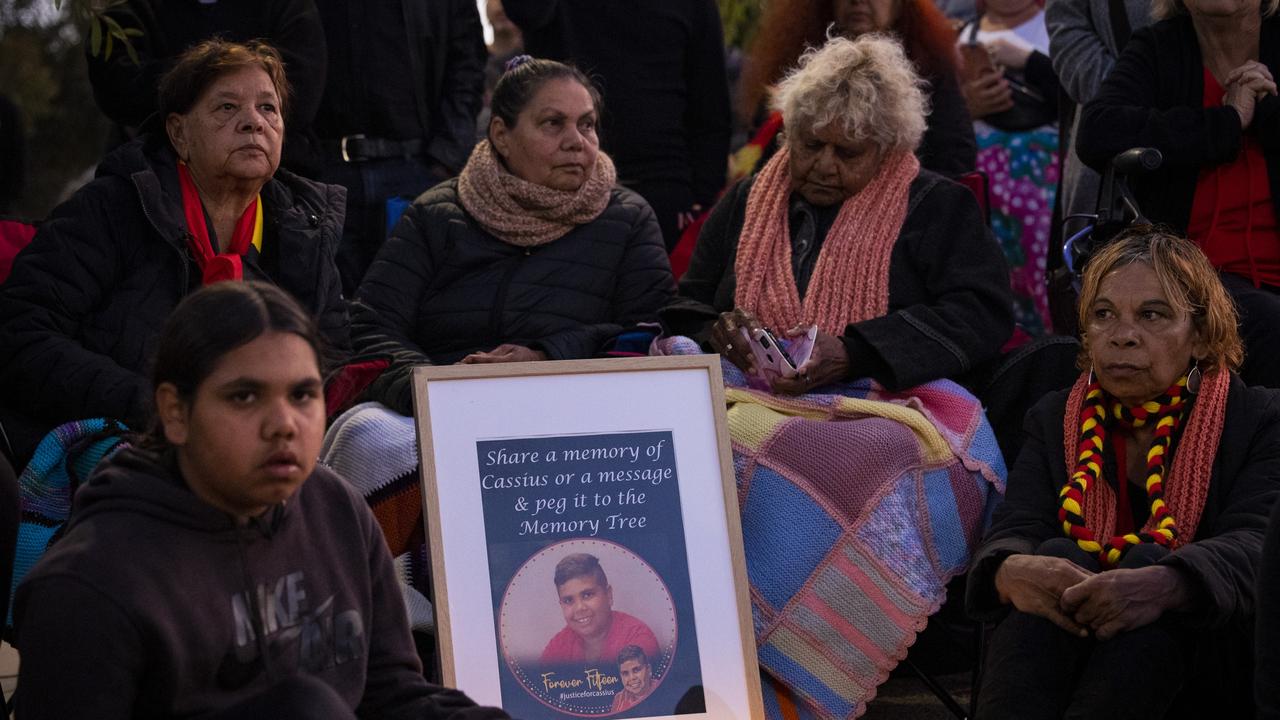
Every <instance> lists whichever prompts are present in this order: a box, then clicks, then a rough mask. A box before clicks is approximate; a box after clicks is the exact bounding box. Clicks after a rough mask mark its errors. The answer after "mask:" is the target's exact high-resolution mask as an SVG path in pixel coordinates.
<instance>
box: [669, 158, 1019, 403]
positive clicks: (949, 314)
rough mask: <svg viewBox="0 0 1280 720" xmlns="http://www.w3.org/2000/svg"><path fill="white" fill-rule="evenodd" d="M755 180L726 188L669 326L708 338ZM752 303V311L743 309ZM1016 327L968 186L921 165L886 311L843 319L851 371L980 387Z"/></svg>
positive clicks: (730, 298) (886, 380) (729, 295)
mask: <svg viewBox="0 0 1280 720" xmlns="http://www.w3.org/2000/svg"><path fill="white" fill-rule="evenodd" d="M754 181H755V179H754V178H748V179H746V180H743V181H742V182H740V183H738V184H737V185H735V186H733V187H732V188H729V191H728V192H727V193H725V195H724V197H723V198H721V199H720V202H719V203H717V204H716V207H715V209H714V210H712V212H711V216H710V217H708V218H707V222H706V224H705V225H703V227H702V234H701V235H699V236H698V245H697V247H696V248H694V251H693V259H692V260H691V261H690V262H689V270H688V272H686V273H685V274H684V277H682V278H680V299H679V300H678V301H677V302H675V303H673V304H672V305H671V306H670V307H668V308H664V309H663V311H662V323H663V325H664V326H665V328H666V330H667V331H668V332H669V333H672V334H675V335H688V336H690V337H692V338H694V339H696V340H698V341H699V342H705V341H706V339H707V337H708V336H709V334H710V330H711V326H712V324H713V323H714V322H715V321H716V318H717V317H719V314H720V313H722V312H726V311H729V310H732V309H733V308H734V305H735V301H734V295H735V293H736V292H737V288H738V277H737V272H736V268H735V265H736V262H737V261H736V258H737V253H738V240H739V236H740V235H741V234H742V226H743V223H744V222H745V220H746V211H747V198H748V197H749V196H750V194H751V185H752V183H753V182H754ZM745 309H746V310H752V308H745ZM1012 332H1013V301H1012V300H1011V299H1010V295H1009V267H1008V265H1007V264H1006V263H1005V260H1004V255H1003V254H1002V253H1001V252H1000V246H999V245H997V244H996V242H995V241H994V240H993V239H992V238H991V232H990V230H988V229H987V227H986V225H985V224H984V223H983V222H982V214H981V211H979V209H978V204H977V202H975V201H974V199H973V194H972V193H970V192H969V191H968V190H967V189H965V188H964V187H963V186H961V185H957V184H956V183H954V182H951V181H950V180H947V179H945V178H943V177H942V176H941V175H937V174H934V173H932V172H929V171H928V170H921V171H920V174H919V175H918V176H916V179H915V180H912V181H911V188H910V190H909V195H908V196H907V215H906V217H905V218H904V219H903V221H902V228H901V229H900V230H899V231H898V240H897V242H896V243H894V246H893V252H892V253H891V254H890V256H889V312H888V314H886V315H885V316H883V317H878V318H872V319H870V320H864V321H862V322H857V323H852V324H850V325H848V326H846V328H845V331H844V335H843V336H841V338H840V339H841V340H842V341H843V342H844V345H845V350H846V351H848V354H849V372H850V373H851V375H850V377H871V378H874V379H875V380H876V381H877V382H879V383H881V384H882V385H885V386H887V387H890V388H893V389H895V390H896V389H901V388H908V387H913V386H915V385H919V384H921V383H926V382H929V381H930V380H937V379H939V378H951V379H953V380H956V381H957V382H960V383H961V384H963V385H966V386H973V385H975V384H976V383H977V382H978V380H979V377H978V375H980V374H981V373H980V372H978V370H979V369H980V368H982V367H983V366H984V364H985V363H988V362H989V361H991V360H992V359H994V358H995V357H996V356H997V355H999V353H1000V346H1001V345H1002V344H1003V343H1004V342H1005V341H1006V340H1008V339H1009V335H1010V333H1012Z"/></svg>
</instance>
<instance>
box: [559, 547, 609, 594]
mask: <svg viewBox="0 0 1280 720" xmlns="http://www.w3.org/2000/svg"><path fill="white" fill-rule="evenodd" d="M579 577H591V578H595V580H596V582H598V583H599V584H600V588H601V589H604V588H607V587H609V578H608V577H606V576H605V574H604V568H602V567H600V560H599V559H598V558H596V556H595V555H588V554H587V553H574V554H572V555H565V556H564V557H562V558H560V562H558V563H556V576H555V582H556V589H557V590H559V589H560V586H561V585H564V584H565V583H567V582H569V581H570V580H572V579H574V578H579Z"/></svg>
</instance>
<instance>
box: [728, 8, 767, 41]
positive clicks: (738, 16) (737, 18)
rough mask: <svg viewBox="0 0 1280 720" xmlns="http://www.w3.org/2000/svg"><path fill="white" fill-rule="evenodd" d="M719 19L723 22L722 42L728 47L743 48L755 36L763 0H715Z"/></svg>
mask: <svg viewBox="0 0 1280 720" xmlns="http://www.w3.org/2000/svg"><path fill="white" fill-rule="evenodd" d="M717 2H718V3H719V5H720V20H721V21H722V22H723V23H724V43H725V45H728V46H729V47H736V48H745V47H746V46H747V43H749V42H751V38H752V37H754V36H755V31H756V21H757V20H759V19H760V7H761V5H762V4H763V3H764V0H717Z"/></svg>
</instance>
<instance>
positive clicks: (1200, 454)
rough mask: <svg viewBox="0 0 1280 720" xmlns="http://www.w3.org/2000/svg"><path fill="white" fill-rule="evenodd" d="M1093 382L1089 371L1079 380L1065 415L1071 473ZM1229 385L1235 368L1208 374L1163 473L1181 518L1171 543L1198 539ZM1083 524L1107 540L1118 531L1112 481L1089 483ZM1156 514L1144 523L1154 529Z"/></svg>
mask: <svg viewBox="0 0 1280 720" xmlns="http://www.w3.org/2000/svg"><path fill="white" fill-rule="evenodd" d="M1088 385H1089V378H1088V373H1084V374H1082V375H1081V376H1080V378H1079V379H1078V380H1076V384H1075V385H1074V386H1072V388H1071V394H1070V395H1069V396H1068V397H1067V409H1066V415H1065V416H1064V417H1063V443H1064V444H1063V448H1064V449H1065V453H1064V457H1065V459H1066V462H1067V476H1068V477H1070V476H1071V474H1072V473H1073V472H1075V469H1076V462H1077V461H1078V458H1077V457H1076V456H1075V451H1076V447H1077V446H1078V445H1079V443H1080V410H1081V408H1082V405H1083V403H1084V394H1085V388H1087V387H1088ZM1230 385H1231V373H1229V372H1227V371H1226V370H1213V371H1210V372H1207V373H1205V374H1204V377H1203V379H1202V380H1201V382H1200V393H1199V394H1198V395H1196V401H1195V404H1194V405H1192V406H1191V416H1190V417H1189V418H1187V420H1186V425H1185V428H1184V429H1183V431H1182V438H1181V439H1179V440H1178V445H1177V447H1176V448H1175V449H1174V453H1173V467H1171V468H1169V470H1168V473H1169V474H1168V476H1167V477H1166V478H1165V479H1164V500H1165V502H1166V503H1168V505H1169V513H1170V514H1171V515H1173V517H1175V518H1177V520H1178V534H1177V535H1176V536H1175V537H1174V538H1173V547H1174V548H1175V549H1176V548H1179V547H1181V546H1183V545H1185V544H1186V543H1189V542H1191V541H1193V540H1195V537H1196V528H1197V527H1198V526H1199V525H1200V515H1201V513H1203V512H1204V502H1205V499H1206V498H1208V496H1209V478H1210V477H1211V476H1212V474H1213V460H1214V458H1215V457H1216V456H1217V454H1218V440H1219V439H1220V438H1221V437H1222V426H1223V423H1224V421H1225V418H1226V411H1227V389H1228V388H1229V387H1230ZM1084 520H1085V526H1086V527H1089V528H1091V529H1092V530H1093V532H1094V535H1095V536H1096V537H1097V538H1099V542H1105V541H1106V540H1108V539H1110V538H1111V536H1112V535H1114V534H1115V527H1116V494H1115V491H1114V490H1112V489H1111V485H1110V484H1109V483H1105V482H1100V483H1098V484H1097V486H1096V487H1091V488H1090V489H1089V492H1088V493H1086V494H1085V498H1084ZM1152 527H1153V520H1151V519H1148V521H1147V524H1146V525H1145V526H1144V527H1143V528H1142V529H1143V531H1145V532H1151V530H1152Z"/></svg>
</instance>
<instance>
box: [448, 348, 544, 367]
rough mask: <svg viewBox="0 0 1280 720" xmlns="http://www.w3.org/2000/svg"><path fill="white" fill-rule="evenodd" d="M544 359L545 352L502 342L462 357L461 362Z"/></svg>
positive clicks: (476, 362)
mask: <svg viewBox="0 0 1280 720" xmlns="http://www.w3.org/2000/svg"><path fill="white" fill-rule="evenodd" d="M546 359H547V354H546V353H544V352H542V351H541V350H534V349H532V348H527V347H525V346H524V345H512V344H511V343H503V344H502V345H499V346H498V347H496V348H494V349H492V350H490V351H489V352H474V353H471V354H470V355H468V356H466V357H464V358H462V361H461V362H462V364H463V365H478V364H484V363H510V362H533V361H535V360H546Z"/></svg>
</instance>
